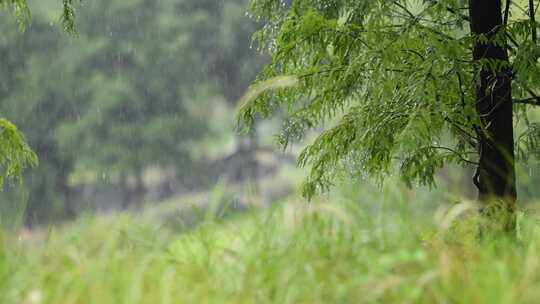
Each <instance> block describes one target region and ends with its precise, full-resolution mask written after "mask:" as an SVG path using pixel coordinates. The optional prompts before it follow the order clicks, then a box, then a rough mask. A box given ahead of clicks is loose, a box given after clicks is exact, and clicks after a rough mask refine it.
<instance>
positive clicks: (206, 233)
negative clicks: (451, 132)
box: [0, 203, 540, 303]
mask: <svg viewBox="0 0 540 304" xmlns="http://www.w3.org/2000/svg"><path fill="white" fill-rule="evenodd" d="M465 209H466V208H465ZM465 209H464V210H465ZM364 210H365V208H361V207H360V206H359V205H357V204H352V203H347V204H329V203H327V204H311V205H306V204H304V203H298V204H285V205H283V206H280V207H276V208H273V209H271V210H268V211H264V212H259V213H256V212H253V213H248V214H247V215H243V216H241V217H237V218H234V219H229V220H227V221H221V222H220V221H209V220H207V221H206V222H204V223H203V224H201V225H200V226H198V227H197V228H195V229H193V230H191V231H189V232H185V233H178V232H174V231H172V230H170V229H168V228H167V227H160V226H159V225H156V224H155V223H153V222H151V221H145V220H143V219H136V218H132V217H130V216H126V215H124V216H112V217H101V218H87V219H84V220H80V221H78V222H77V223H76V224H74V225H71V226H69V227H64V228H62V229H60V228H58V229H51V230H49V231H48V232H43V234H42V235H38V236H36V235H31V236H28V237H25V238H23V239H15V238H12V237H11V236H9V235H7V234H6V235H5V236H4V237H3V239H2V241H1V242H0V246H2V247H1V248H0V303H537V302H539V301H540V278H539V275H538V274H539V273H540V272H539V270H540V263H539V262H540V260H539V258H540V254H539V247H540V229H538V228H537V226H536V223H535V222H534V221H533V220H532V219H531V218H525V219H522V220H521V221H520V234H519V238H517V239H516V238H510V237H505V236H501V237H496V238H495V237H491V236H489V235H486V236H484V237H483V238H482V240H478V239H477V237H476V235H477V233H476V231H475V229H472V227H475V226H474V225H471V224H469V223H468V222H469V220H460V221H459V223H457V224H456V221H453V223H454V224H452V219H457V218H458V217H457V213H456V212H449V213H446V215H443V216H439V217H438V218H437V221H436V222H437V223H436V224H433V221H432V220H431V219H428V218H425V217H424V218H415V217H414V216H412V215H411V214H409V215H407V214H408V213H406V212H399V214H396V213H395V212H379V213H377V212H369V213H368V212H366V211H364ZM453 210H456V209H453ZM459 218H460V219H463V214H461V216H460V217H459Z"/></svg>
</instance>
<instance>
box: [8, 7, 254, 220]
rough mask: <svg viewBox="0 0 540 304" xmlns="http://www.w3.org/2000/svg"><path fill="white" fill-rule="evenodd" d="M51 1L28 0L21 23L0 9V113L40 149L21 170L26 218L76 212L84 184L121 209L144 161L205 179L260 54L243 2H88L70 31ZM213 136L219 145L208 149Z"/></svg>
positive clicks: (140, 187) (184, 179) (180, 177)
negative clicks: (27, 18) (114, 198)
mask: <svg viewBox="0 0 540 304" xmlns="http://www.w3.org/2000/svg"><path fill="white" fill-rule="evenodd" d="M54 2H55V1H53V0H45V1H41V0H40V1H29V2H28V5H29V7H30V10H31V11H32V18H31V23H30V24H29V25H27V26H26V30H25V31H24V32H20V31H19V23H18V21H17V20H16V18H4V17H5V16H2V18H1V19H0V27H1V28H2V36H1V37H0V67H1V70H2V73H1V76H0V77H1V80H0V113H1V114H2V116H4V117H7V118H9V119H11V120H13V122H14V123H15V124H16V125H17V126H18V127H19V128H20V129H21V130H22V131H23V132H24V134H25V135H26V136H27V138H28V141H29V143H30V146H31V147H32V148H33V149H34V151H35V152H36V153H37V155H38V156H39V159H40V166H39V167H37V168H36V169H35V170H30V171H29V172H28V176H27V179H26V184H27V185H26V186H27V190H26V192H27V194H28V195H26V198H27V212H26V213H27V217H26V222H27V223H28V224H39V223H47V222H50V221H55V220H59V219H63V218H66V217H72V216H74V215H75V214H76V213H77V212H78V209H79V206H77V203H80V201H81V200H82V199H83V198H82V194H81V192H84V191H83V189H88V185H93V186H96V185H98V184H100V183H101V184H106V185H108V186H109V187H114V188H118V189H120V191H121V193H122V195H121V196H122V197H121V198H119V201H120V202H119V203H120V205H121V207H127V206H128V205H130V204H131V203H133V202H134V201H140V200H142V198H144V196H145V194H146V192H147V190H148V189H146V188H147V187H146V186H145V185H146V184H148V182H146V181H145V178H146V177H147V176H148V174H147V173H146V172H147V171H148V169H149V168H157V169H156V170H161V171H163V172H165V171H167V172H172V173H170V174H169V177H170V180H169V181H168V182H169V183H171V182H174V183H175V184H178V181H180V183H181V184H182V185H179V186H178V185H176V186H175V187H176V188H178V187H183V188H193V187H199V186H204V185H205V184H206V183H207V182H211V179H212V178H213V176H214V175H215V174H205V173H209V172H208V165H209V164H210V163H212V161H213V160H215V159H209V158H210V157H213V158H219V157H223V156H224V154H227V153H234V151H235V149H236V144H235V142H237V141H238V140H236V138H235V137H234V135H233V134H234V130H233V128H232V119H229V117H232V114H231V113H232V112H233V110H234V104H235V102H236V100H237V99H238V98H239V97H240V96H241V95H242V94H243V92H244V91H245V89H246V88H247V86H248V84H249V82H250V81H251V80H252V79H253V78H254V76H255V74H256V73H257V71H258V68H259V67H260V66H261V64H262V63H263V62H264V57H263V56H262V55H260V54H258V53H257V52H256V51H254V50H252V49H251V48H250V44H251V37H250V35H251V33H252V32H253V31H254V30H255V29H256V27H257V24H255V23H254V22H252V21H251V20H249V18H248V17H247V16H245V7H246V5H247V3H246V1H243V0H233V1H199V0H182V1H177V0H163V1H154V0H122V1H119V0H115V1H102V0H99V1H87V2H84V3H82V5H81V6H82V7H81V9H80V10H78V11H77V16H76V23H77V24H76V28H77V34H76V37H74V36H69V35H66V34H64V33H62V32H61V31H60V30H59V26H58V24H59V23H60V22H62V20H63V19H61V18H59V10H58V5H57V4H56V3H54ZM2 14H7V12H3V13H2ZM216 120H218V121H219V122H220V123H219V124H218V123H216ZM224 120H230V121H231V122H229V123H227V122H224ZM218 126H219V127H218ZM223 126H228V127H229V128H223ZM222 138H225V140H220V139H222ZM212 142H214V143H219V145H220V146H219V147H217V148H214V149H213V150H214V151H215V150H219V151H221V152H218V153H214V155H205V151H206V150H208V151H213V150H212V149H211V148H210V149H204V147H205V145H208V144H209V143H212ZM222 145H225V146H226V145H229V146H231V147H232V148H228V150H224V149H222V147H221V146H222ZM160 182H164V181H160ZM175 187H173V188H175ZM176 190H177V189H171V190H170V191H171V192H174V191H176ZM19 194H20V191H7V193H4V194H3V196H4V200H19V199H20V196H19ZM111 204H114V202H113V203H111Z"/></svg>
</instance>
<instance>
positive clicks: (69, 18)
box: [0, 0, 78, 34]
mask: <svg viewBox="0 0 540 304" xmlns="http://www.w3.org/2000/svg"><path fill="white" fill-rule="evenodd" d="M75 2H78V0H62V14H61V16H60V20H61V22H62V27H63V29H64V30H65V31H66V32H68V33H70V34H75V33H76V28H75V6H74V5H75ZM0 9H5V10H8V11H10V12H11V13H12V14H13V16H14V17H15V18H16V19H17V22H18V23H19V26H20V28H21V30H24V28H25V26H26V24H27V23H28V22H29V21H30V20H31V14H30V9H29V8H28V2H27V0H0Z"/></svg>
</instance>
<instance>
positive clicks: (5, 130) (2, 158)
mask: <svg viewBox="0 0 540 304" xmlns="http://www.w3.org/2000/svg"><path fill="white" fill-rule="evenodd" d="M36 164H37V156H36V155H35V153H34V152H33V151H32V150H31V149H30V147H29V146H28V144H27V143H26V141H25V139H24V136H23V135H22V134H21V132H19V130H17V127H16V126H15V125H14V124H12V123H11V122H9V121H8V120H6V119H0V185H3V184H4V182H5V181H6V179H7V180H9V181H12V182H13V181H17V182H20V181H21V177H22V172H23V170H24V169H25V168H26V167H28V166H34V165H36Z"/></svg>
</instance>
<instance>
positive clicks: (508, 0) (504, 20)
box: [503, 0, 512, 26]
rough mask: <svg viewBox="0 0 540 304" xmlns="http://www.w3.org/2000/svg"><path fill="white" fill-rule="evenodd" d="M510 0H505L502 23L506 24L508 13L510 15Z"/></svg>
mask: <svg viewBox="0 0 540 304" xmlns="http://www.w3.org/2000/svg"><path fill="white" fill-rule="evenodd" d="M511 2H512V1H511V0H506V7H505V8H504V19H503V24H504V25H505V26H506V25H508V15H510V3H511Z"/></svg>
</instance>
